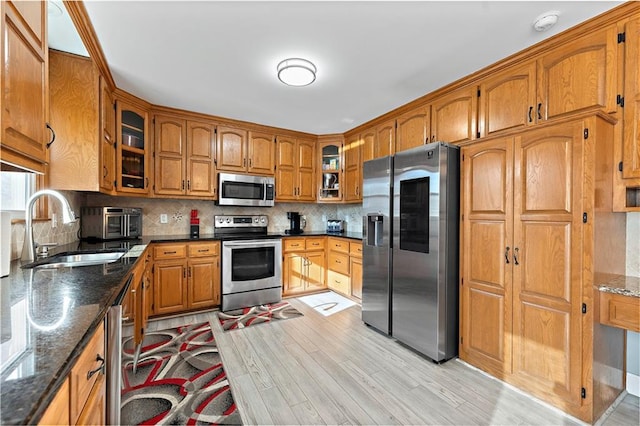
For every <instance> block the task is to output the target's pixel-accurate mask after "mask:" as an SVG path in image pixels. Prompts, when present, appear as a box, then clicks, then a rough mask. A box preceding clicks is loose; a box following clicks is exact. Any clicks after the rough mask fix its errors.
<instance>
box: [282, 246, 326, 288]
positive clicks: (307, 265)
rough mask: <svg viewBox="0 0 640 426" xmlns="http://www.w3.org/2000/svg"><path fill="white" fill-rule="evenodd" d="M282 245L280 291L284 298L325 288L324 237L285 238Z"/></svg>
mask: <svg viewBox="0 0 640 426" xmlns="http://www.w3.org/2000/svg"><path fill="white" fill-rule="evenodd" d="M282 245H283V253H284V255H283V267H282V281H283V289H282V291H283V294H284V295H285V296H289V295H293V294H303V293H311V292H314V291H319V290H324V289H326V288H327V285H326V282H325V263H326V262H325V251H324V248H325V237H318V238H316V237H309V238H302V237H298V238H285V239H284V240H283V244H282Z"/></svg>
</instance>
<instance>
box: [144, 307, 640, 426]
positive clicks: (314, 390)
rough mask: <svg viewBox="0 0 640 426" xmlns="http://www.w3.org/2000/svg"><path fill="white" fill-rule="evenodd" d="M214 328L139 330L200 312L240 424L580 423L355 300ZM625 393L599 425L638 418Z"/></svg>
mask: <svg viewBox="0 0 640 426" xmlns="http://www.w3.org/2000/svg"><path fill="white" fill-rule="evenodd" d="M288 300H289V302H290V303H291V304H292V305H293V306H294V307H295V308H296V309H298V310H299V311H300V312H302V313H303V314H304V316H303V317H299V318H293V319H288V320H284V321H277V322H274V323H271V324H263V325H258V326H255V327H250V328H247V329H243V330H234V331H229V332H224V331H222V328H221V327H220V324H219V322H218V320H217V316H216V313H215V312H207V313H200V314H197V315H186V316H182V317H175V318H171V319H163V320H159V321H152V322H150V323H149V327H148V330H149V331H153V330H155V329H166V328H171V327H175V326H179V325H183V324H191V323H197V322H203V321H210V323H211V327H212V329H213V332H214V335H215V338H216V340H217V342H218V346H219V349H220V352H221V355H222V360H223V364H224V369H225V371H226V372H227V375H228V377H229V381H230V383H231V389H232V392H233V395H234V398H235V399H236V403H237V405H238V408H239V410H240V413H241V415H242V419H243V422H244V423H245V424H260V425H267V424H277V425H295V424H305V425H306V424H313V425H316V424H385V425H387V424H389V425H391V424H405V425H407V424H411V425H418V424H420V425H422V424H438V425H445V424H455V425H463V424H464V425H467V424H481V425H487V424H509V425H514V424H540V425H548V424H556V425H560V424H561V425H573V424H581V422H580V421H578V420H577V419H575V418H573V417H569V416H567V415H565V414H564V413H562V412H560V411H559V410H556V409H555V408H552V407H550V406H549V405H547V404H544V403H541V402H538V401H537V400H534V399H533V398H531V397H529V396H527V395H525V394H523V393H521V392H519V391H516V390H514V389H513V388H511V387H510V386H508V385H506V384H504V383H502V382H500V381H498V380H495V379H493V378H491V377H488V376H486V375H485V374H483V373H481V372H479V371H477V370H476V369H474V368H471V367H469V366H468V365H466V364H465V363H463V362H461V361H459V360H457V359H455V360H451V361H449V362H446V363H444V364H441V365H436V364H434V363H433V362H431V361H429V360H427V359H425V358H423V357H421V356H419V355H417V354H416V353H415V352H413V351H411V350H409V349H407V348H405V347H403V346H401V345H400V344H398V343H396V342H395V341H394V340H393V339H390V338H388V337H386V336H383V335H381V334H379V333H377V332H375V331H373V329H370V328H369V327H367V326H365V325H364V324H363V323H362V320H361V311H360V307H359V306H353V307H351V308H348V309H346V310H344V311H341V312H338V313H336V314H334V315H331V316H329V317H324V316H322V315H320V314H319V313H317V312H315V311H314V310H313V309H312V308H310V307H309V306H307V305H305V304H304V303H302V302H300V301H299V300H296V299H288ZM639 413H640V408H639V405H638V398H637V397H635V396H633V395H627V396H626V397H625V398H624V400H623V401H622V403H621V404H620V405H618V407H617V408H616V409H615V410H614V411H613V413H612V414H611V415H610V416H608V417H607V418H606V419H604V421H603V422H602V424H603V425H606V426H613V425H638V424H640V415H639Z"/></svg>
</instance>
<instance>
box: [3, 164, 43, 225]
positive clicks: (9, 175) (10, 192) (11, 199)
mask: <svg viewBox="0 0 640 426" xmlns="http://www.w3.org/2000/svg"><path fill="white" fill-rule="evenodd" d="M35 191H36V175H35V174H33V173H20V172H0V210H2V211H11V212H12V215H11V217H12V218H14V219H24V210H25V207H26V206H27V200H28V199H29V197H30V196H31V194H33V193H34V192H35Z"/></svg>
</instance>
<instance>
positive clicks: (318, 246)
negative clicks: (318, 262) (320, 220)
mask: <svg viewBox="0 0 640 426" xmlns="http://www.w3.org/2000/svg"><path fill="white" fill-rule="evenodd" d="M325 241H326V238H325V237H322V238H307V239H306V241H305V247H306V249H307V250H324V246H325Z"/></svg>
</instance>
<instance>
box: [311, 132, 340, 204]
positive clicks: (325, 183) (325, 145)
mask: <svg viewBox="0 0 640 426" xmlns="http://www.w3.org/2000/svg"><path fill="white" fill-rule="evenodd" d="M343 149H344V143H343V141H342V138H341V137H340V138H335V137H331V138H328V140H327V139H324V138H323V139H322V140H321V141H319V142H318V157H319V159H320V164H319V166H318V167H319V169H320V170H322V173H318V202H322V203H330V202H334V203H335V202H341V201H342V200H343V193H344V190H345V182H344V179H343V177H344V171H345V165H344V159H345V157H344V156H343V153H344V151H343Z"/></svg>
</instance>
